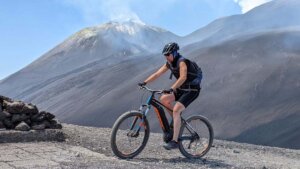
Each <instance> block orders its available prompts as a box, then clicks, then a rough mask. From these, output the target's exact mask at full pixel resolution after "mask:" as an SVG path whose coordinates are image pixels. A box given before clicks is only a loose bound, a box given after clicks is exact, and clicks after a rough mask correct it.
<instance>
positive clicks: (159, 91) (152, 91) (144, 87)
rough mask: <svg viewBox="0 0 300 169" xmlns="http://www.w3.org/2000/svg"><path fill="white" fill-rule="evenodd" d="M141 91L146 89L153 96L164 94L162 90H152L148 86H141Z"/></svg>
mask: <svg viewBox="0 0 300 169" xmlns="http://www.w3.org/2000/svg"><path fill="white" fill-rule="evenodd" d="M140 89H144V90H147V91H149V92H151V93H153V94H163V91H162V90H152V89H150V88H149V87H147V86H140Z"/></svg>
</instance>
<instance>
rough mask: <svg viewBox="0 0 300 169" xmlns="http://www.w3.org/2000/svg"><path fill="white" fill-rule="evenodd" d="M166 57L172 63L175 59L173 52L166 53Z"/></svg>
mask: <svg viewBox="0 0 300 169" xmlns="http://www.w3.org/2000/svg"><path fill="white" fill-rule="evenodd" d="M165 57H166V59H167V61H168V62H169V63H172V62H173V60H174V57H173V54H171V53H169V54H165Z"/></svg>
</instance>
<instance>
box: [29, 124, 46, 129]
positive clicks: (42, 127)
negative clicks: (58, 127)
mask: <svg viewBox="0 0 300 169" xmlns="http://www.w3.org/2000/svg"><path fill="white" fill-rule="evenodd" d="M31 128H32V129H33V130H44V129H45V128H46V126H45V124H38V125H34V126H32V127H31Z"/></svg>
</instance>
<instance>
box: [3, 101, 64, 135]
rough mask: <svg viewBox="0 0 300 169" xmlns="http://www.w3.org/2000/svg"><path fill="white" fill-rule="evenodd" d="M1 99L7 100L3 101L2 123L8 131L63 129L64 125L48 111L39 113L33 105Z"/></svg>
mask: <svg viewBox="0 0 300 169" xmlns="http://www.w3.org/2000/svg"><path fill="white" fill-rule="evenodd" d="M1 98H5V100H4V99H3V103H1V111H0V122H1V124H2V125H3V126H4V127H5V128H6V129H16V130H21V131H27V130H29V129H30V128H32V129H36V130H43V129H45V128H51V129H61V128H62V125H61V124H60V123H59V122H58V121H57V120H56V119H54V118H55V115H53V114H51V113H49V112H46V111H41V112H39V111H38V108H37V107H36V106H35V105H33V104H31V103H29V104H27V103H24V102H21V101H13V100H12V99H9V98H6V97H4V96H3V97H1ZM2 104H3V106H2Z"/></svg>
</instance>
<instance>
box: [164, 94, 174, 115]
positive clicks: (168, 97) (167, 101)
mask: <svg viewBox="0 0 300 169" xmlns="http://www.w3.org/2000/svg"><path fill="white" fill-rule="evenodd" d="M160 101H161V103H162V104H164V105H165V106H166V107H167V108H169V109H171V110H173V105H172V103H173V102H174V101H175V96H174V94H163V95H162V96H161V97H160ZM167 111H168V112H169V113H170V115H171V116H172V113H173V112H172V111H169V110H168V109H167Z"/></svg>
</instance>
